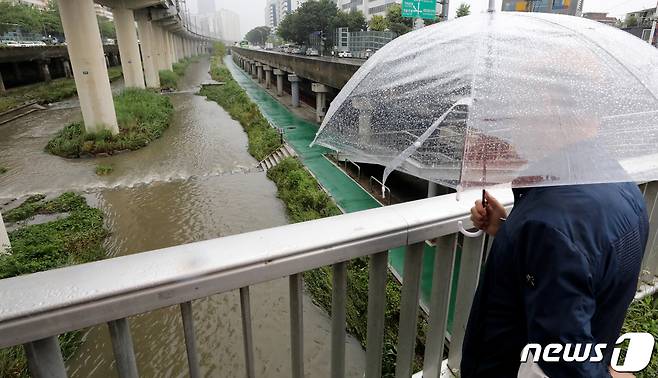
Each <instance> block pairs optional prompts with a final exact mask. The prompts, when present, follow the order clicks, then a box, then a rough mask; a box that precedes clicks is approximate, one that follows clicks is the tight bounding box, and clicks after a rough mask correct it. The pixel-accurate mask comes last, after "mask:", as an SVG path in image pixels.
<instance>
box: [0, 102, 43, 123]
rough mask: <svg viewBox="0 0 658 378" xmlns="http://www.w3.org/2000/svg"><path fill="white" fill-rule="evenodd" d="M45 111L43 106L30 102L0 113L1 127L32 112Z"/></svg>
mask: <svg viewBox="0 0 658 378" xmlns="http://www.w3.org/2000/svg"><path fill="white" fill-rule="evenodd" d="M43 109H45V108H44V107H43V106H41V105H39V104H37V102H36V101H32V102H28V103H25V104H23V105H20V106H18V107H15V108H13V109H9V110H7V111H5V112H2V113H0V125H3V124H5V123H8V122H11V121H13V120H15V119H18V118H20V117H23V116H25V115H28V114H30V113H32V112H36V111H38V110H43Z"/></svg>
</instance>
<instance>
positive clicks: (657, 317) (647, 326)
mask: <svg viewBox="0 0 658 378" xmlns="http://www.w3.org/2000/svg"><path fill="white" fill-rule="evenodd" d="M627 332H649V333H650V334H652V335H653V337H654V339H655V338H658V298H656V297H655V296H648V297H646V298H644V299H642V300H640V301H635V302H633V303H632V304H631V306H630V307H629V308H628V312H627V313H626V319H625V320H624V325H623V326H622V328H621V333H627ZM627 344H628V343H627ZM627 346H628V345H626V347H627ZM656 352H658V344H656V345H654V352H653V354H652V355H651V361H650V362H649V366H647V368H646V369H644V370H642V371H641V372H638V373H636V376H637V377H638V378H654V377H658V353H656ZM621 355H622V356H624V355H625V351H622V354H621Z"/></svg>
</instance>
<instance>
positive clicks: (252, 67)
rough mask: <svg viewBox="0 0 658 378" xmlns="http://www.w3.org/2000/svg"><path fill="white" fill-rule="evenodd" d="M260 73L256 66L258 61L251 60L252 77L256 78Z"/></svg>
mask: <svg viewBox="0 0 658 378" xmlns="http://www.w3.org/2000/svg"><path fill="white" fill-rule="evenodd" d="M257 75H258V69H257V68H256V62H255V61H254V62H251V78H252V79H255V78H256V77H257Z"/></svg>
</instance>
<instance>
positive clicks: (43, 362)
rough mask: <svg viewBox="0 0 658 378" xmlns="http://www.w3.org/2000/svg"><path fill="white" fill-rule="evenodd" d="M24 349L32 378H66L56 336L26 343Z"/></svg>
mask: <svg viewBox="0 0 658 378" xmlns="http://www.w3.org/2000/svg"><path fill="white" fill-rule="evenodd" d="M24 348H25V354H26V356H27V366H28V367H29V369H30V375H32V378H46V377H48V378H66V368H65V367H64V359H63V358H62V351H61V350H60V349H59V341H58V340H57V336H51V337H47V338H45V339H41V340H35V341H32V342H29V343H26V344H25V345H24Z"/></svg>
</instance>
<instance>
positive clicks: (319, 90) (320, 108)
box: [311, 83, 329, 122]
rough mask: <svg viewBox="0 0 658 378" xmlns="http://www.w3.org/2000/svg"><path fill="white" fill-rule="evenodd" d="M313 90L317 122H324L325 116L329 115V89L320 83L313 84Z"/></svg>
mask: <svg viewBox="0 0 658 378" xmlns="http://www.w3.org/2000/svg"><path fill="white" fill-rule="evenodd" d="M311 90H312V91H313V92H315V120H316V121H317V122H322V120H323V119H324V115H325V114H326V113H327V108H326V106H327V105H326V102H327V92H329V87H327V86H326V85H324V84H320V83H312V84H311Z"/></svg>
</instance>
